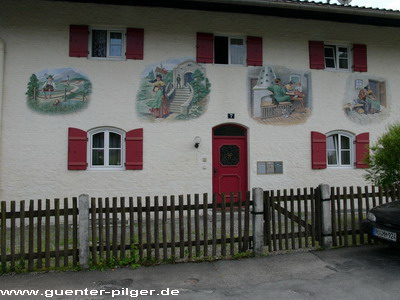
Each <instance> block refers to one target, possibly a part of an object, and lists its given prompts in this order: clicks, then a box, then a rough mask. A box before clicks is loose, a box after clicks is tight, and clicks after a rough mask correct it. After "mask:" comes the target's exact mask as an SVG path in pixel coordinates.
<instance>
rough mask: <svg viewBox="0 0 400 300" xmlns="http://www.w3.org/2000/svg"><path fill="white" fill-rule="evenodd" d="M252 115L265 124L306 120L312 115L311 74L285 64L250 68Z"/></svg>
mask: <svg viewBox="0 0 400 300" xmlns="http://www.w3.org/2000/svg"><path fill="white" fill-rule="evenodd" d="M249 81H250V87H251V99H250V107H251V116H252V117H253V118H254V119H256V120H257V121H259V122H261V123H264V124H288V123H302V122H305V121H306V119H307V118H308V116H309V115H310V114H311V109H310V108H311V98H310V97H309V96H308V95H311V93H310V87H309V82H310V73H309V72H304V71H299V70H292V69H289V68H286V67H282V66H264V67H255V68H253V69H250V70H249Z"/></svg>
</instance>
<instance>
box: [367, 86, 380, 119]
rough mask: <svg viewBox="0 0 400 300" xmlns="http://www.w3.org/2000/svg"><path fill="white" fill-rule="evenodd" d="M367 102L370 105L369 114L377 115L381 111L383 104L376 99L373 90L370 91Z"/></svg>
mask: <svg viewBox="0 0 400 300" xmlns="http://www.w3.org/2000/svg"><path fill="white" fill-rule="evenodd" d="M366 102H367V103H368V104H369V113H371V114H375V113H379V112H380V111H381V104H380V102H379V100H377V99H376V97H375V95H374V92H373V91H372V90H368V93H367V96H366Z"/></svg>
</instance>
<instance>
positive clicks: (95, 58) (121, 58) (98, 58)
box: [88, 56, 126, 61]
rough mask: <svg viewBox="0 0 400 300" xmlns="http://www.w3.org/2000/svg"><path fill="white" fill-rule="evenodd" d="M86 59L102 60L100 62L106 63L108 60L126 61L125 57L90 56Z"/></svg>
mask: <svg viewBox="0 0 400 300" xmlns="http://www.w3.org/2000/svg"><path fill="white" fill-rule="evenodd" d="M88 59H90V60H102V61H108V60H111V61H126V58H125V57H91V56H88Z"/></svg>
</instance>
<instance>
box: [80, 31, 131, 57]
mask: <svg viewBox="0 0 400 300" xmlns="http://www.w3.org/2000/svg"><path fill="white" fill-rule="evenodd" d="M93 30H104V31H107V49H106V57H92V39H93V33H92V31H93ZM110 32H119V33H121V38H122V45H121V47H122V49H121V56H110V53H109V52H110ZM88 49H89V56H88V57H89V59H94V60H126V56H125V52H126V29H123V28H110V27H97V26H95V27H89V48H88Z"/></svg>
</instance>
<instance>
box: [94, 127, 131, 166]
mask: <svg viewBox="0 0 400 300" xmlns="http://www.w3.org/2000/svg"><path fill="white" fill-rule="evenodd" d="M101 132H103V133H104V165H102V166H98V165H93V164H92V150H93V147H92V143H93V136H94V135H95V134H97V133H101ZM110 132H112V133H116V134H119V135H120V136H121V164H120V165H119V166H114V165H111V166H110V165H109V150H110V146H109V134H110ZM88 135H89V142H88V148H87V156H88V159H89V164H88V169H89V170H125V131H123V130H121V129H118V128H114V127H99V128H95V129H92V130H89V131H88Z"/></svg>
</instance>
